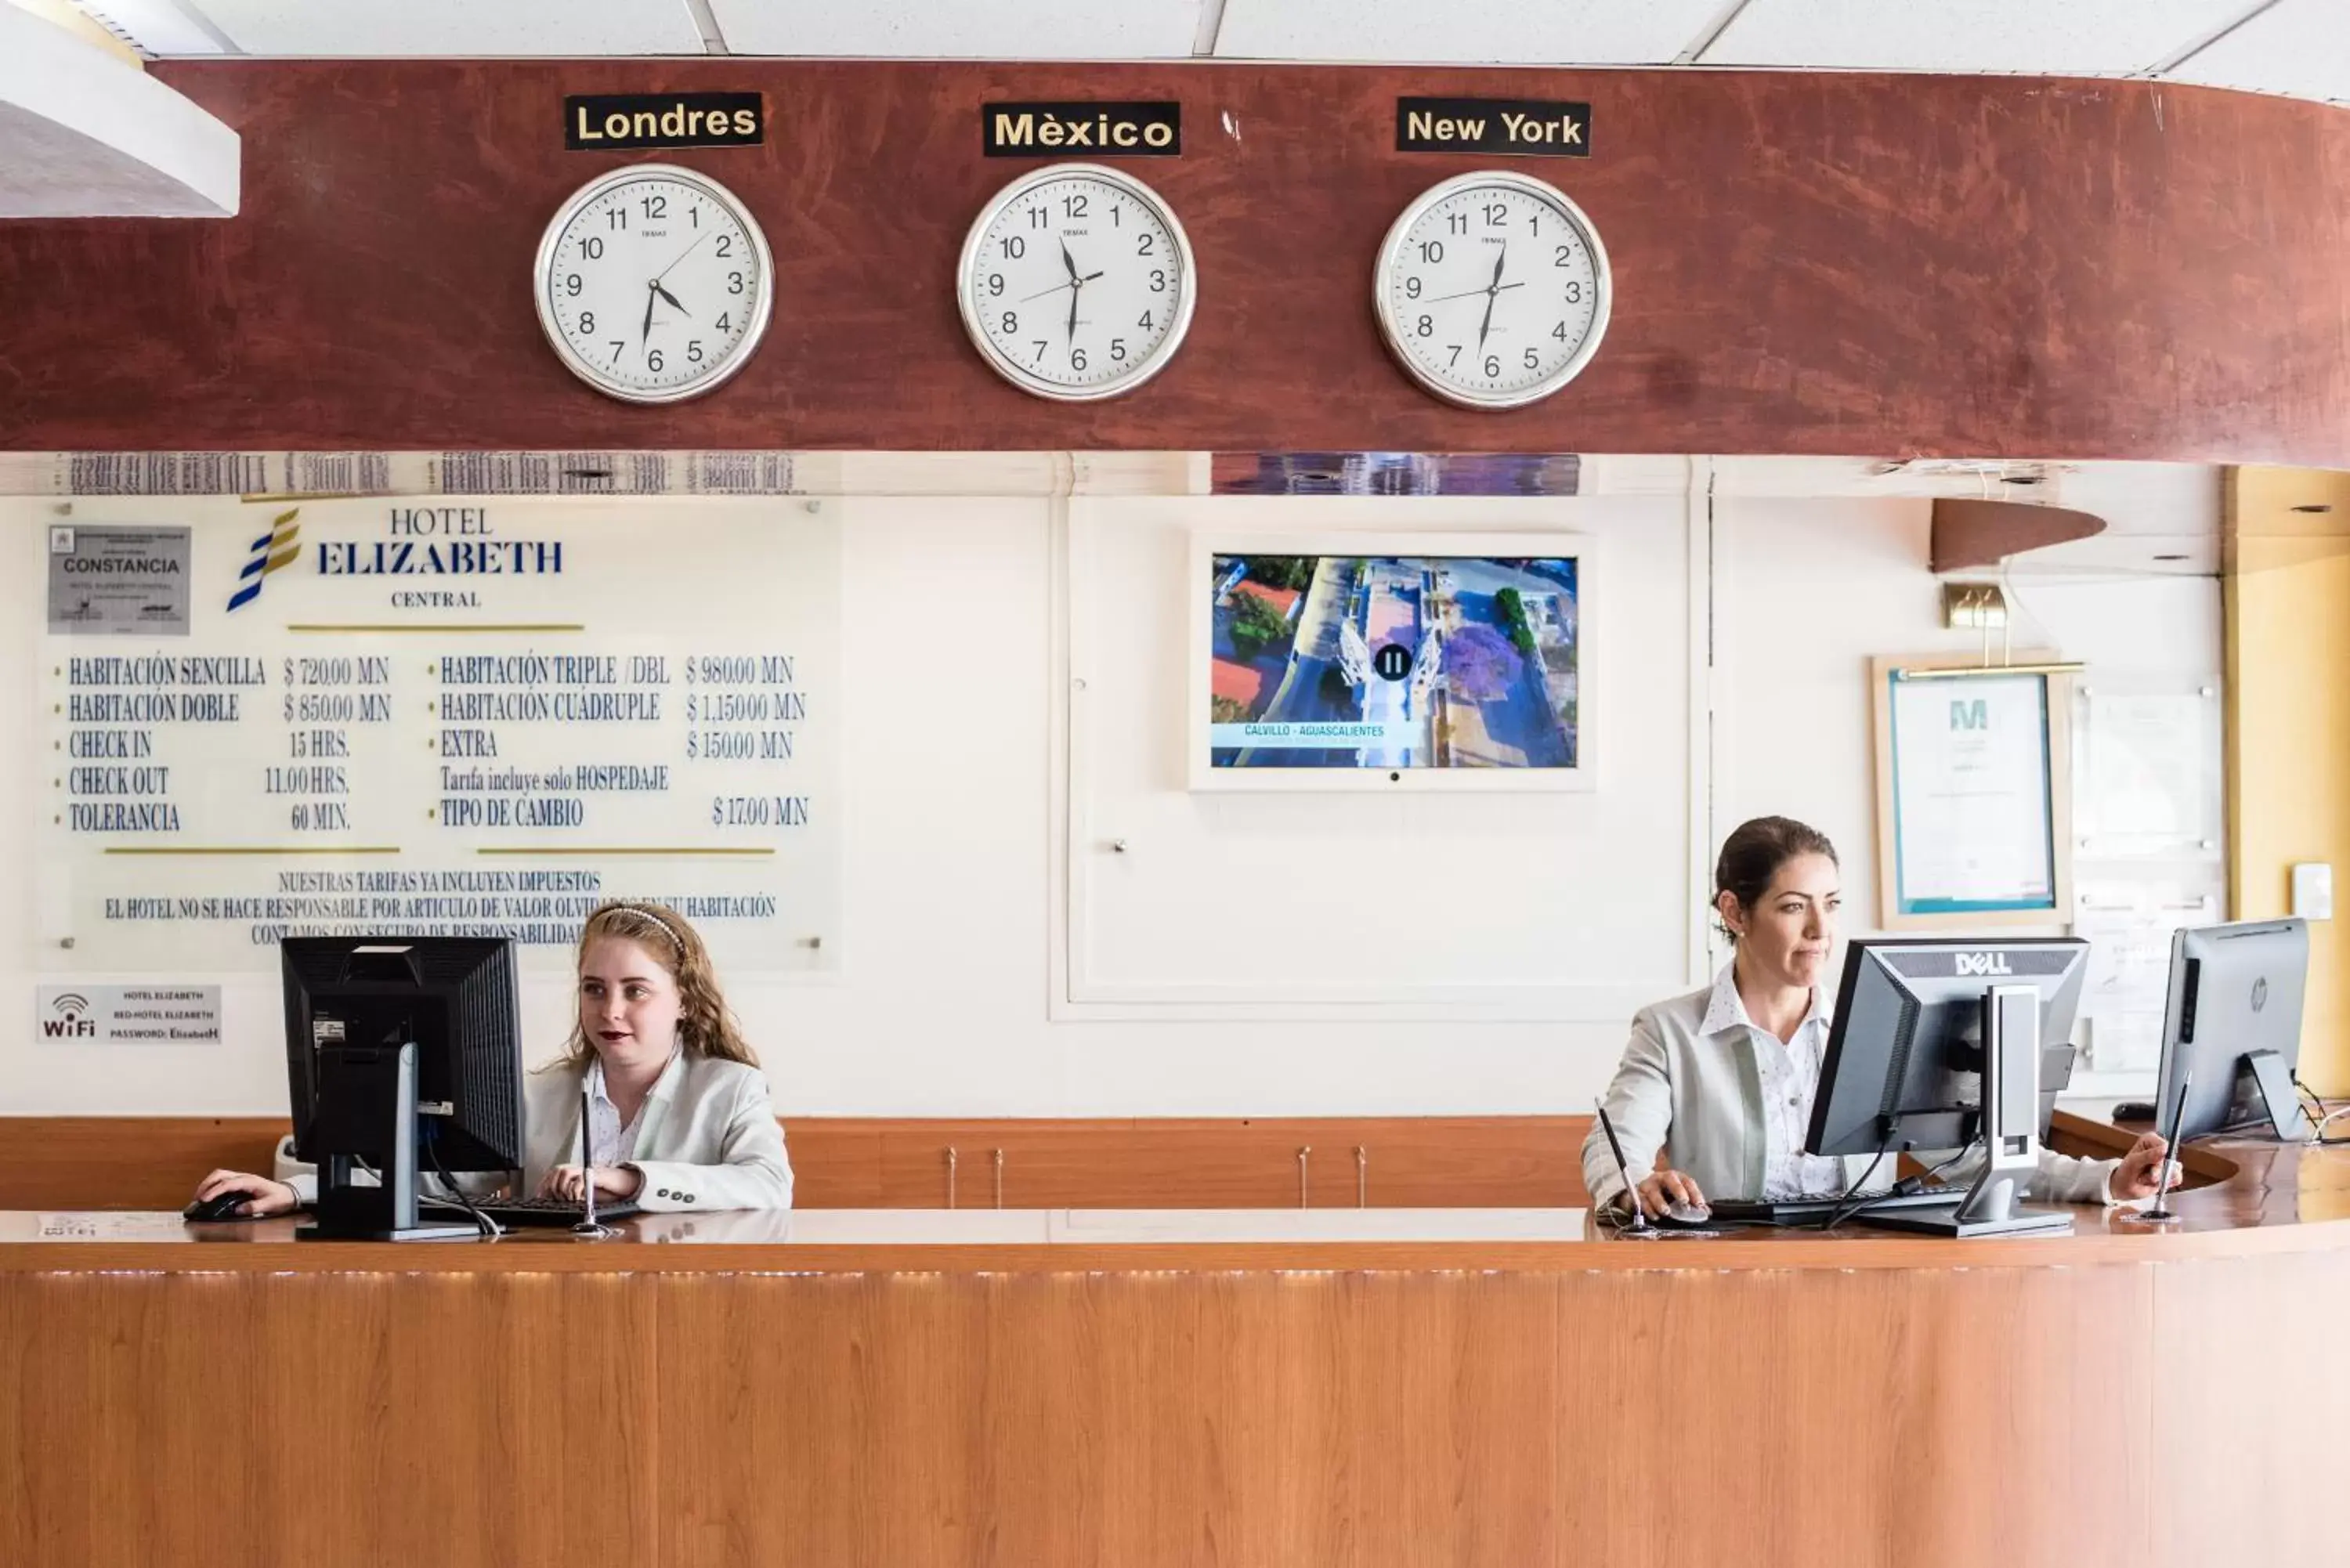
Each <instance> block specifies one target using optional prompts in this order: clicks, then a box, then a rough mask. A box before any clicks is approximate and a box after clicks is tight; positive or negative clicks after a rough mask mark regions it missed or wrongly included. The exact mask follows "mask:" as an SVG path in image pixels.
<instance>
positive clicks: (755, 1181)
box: [276, 1051, 792, 1211]
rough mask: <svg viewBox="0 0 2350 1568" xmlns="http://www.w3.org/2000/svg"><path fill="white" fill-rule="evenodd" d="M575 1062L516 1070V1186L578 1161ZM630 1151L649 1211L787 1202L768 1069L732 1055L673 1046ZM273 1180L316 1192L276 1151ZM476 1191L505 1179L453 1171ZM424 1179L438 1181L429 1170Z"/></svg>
mask: <svg viewBox="0 0 2350 1568" xmlns="http://www.w3.org/2000/svg"><path fill="white" fill-rule="evenodd" d="M581 1077H582V1073H581V1070H580V1069H579V1068H577V1067H573V1066H568V1065H565V1064H560V1063H558V1064H555V1065H553V1066H548V1067H542V1068H540V1069H539V1070H538V1071H536V1072H534V1073H530V1074H527V1075H525V1077H524V1079H523V1096H522V1125H523V1169H522V1181H521V1184H520V1190H521V1191H522V1192H524V1193H532V1192H536V1191H537V1190H538V1183H539V1179H540V1178H542V1177H544V1176H545V1175H546V1173H547V1172H548V1171H550V1170H552V1169H554V1168H556V1166H558V1165H576V1164H577V1163H578V1160H579V1082H580V1079H581ZM637 1116H638V1122H637V1147H636V1154H635V1157H634V1158H631V1159H630V1160H629V1162H628V1163H629V1165H631V1166H633V1167H635V1168H637V1169H638V1170H640V1171H642V1172H643V1173H644V1185H643V1186H642V1187H641V1188H639V1189H638V1191H637V1195H636V1203H637V1206H638V1207H639V1208H640V1209H648V1210H695V1211H699V1210H710V1209H789V1208H790V1207H791V1206H792V1162H791V1159H790V1158H789V1157H788V1156H787V1155H786V1154H785V1152H784V1131H783V1128H782V1127H779V1126H777V1125H776V1122H775V1106H774V1105H773V1103H771V1101H770V1100H769V1098H768V1095H767V1075H765V1074H764V1073H762V1072H761V1071H760V1070H759V1069H758V1068H756V1067H749V1066H745V1065H743V1064H742V1063H740V1062H722V1061H720V1060H718V1059H717V1058H715V1057H711V1056H696V1055H691V1054H688V1053H686V1052H683V1051H681V1052H679V1053H678V1054H677V1055H676V1056H675V1057H674V1058H673V1059H672V1060H671V1062H670V1064H669V1065H668V1066H667V1067H665V1068H663V1069H662V1071H661V1075H660V1078H658V1079H657V1080H655V1081H654V1084H653V1086H652V1090H651V1092H650V1093H649V1094H648V1095H647V1096H645V1103H644V1108H643V1109H642V1110H640V1111H639V1112H638V1113H637ZM276 1177H277V1179H278V1180H280V1181H283V1182H285V1183H286V1184H287V1185H288V1186H290V1187H292V1188H293V1189H294V1190H295V1191H296V1192H297V1193H299V1194H300V1195H301V1198H302V1201H304V1202H305V1203H308V1202H312V1201H315V1200H316V1199H317V1195H318V1194H317V1173H316V1171H315V1170H314V1169H313V1168H311V1167H310V1166H308V1165H306V1164H302V1163H300V1162H299V1161H296V1160H293V1159H291V1158H286V1155H285V1154H284V1152H283V1146H282V1145H281V1151H280V1155H279V1159H278V1165H277V1170H276ZM456 1177H457V1179H458V1180H459V1182H460V1183H461V1184H462V1185H463V1188H464V1189H465V1190H466V1191H467V1192H469V1193H472V1194H473V1195H474V1196H475V1197H481V1196H484V1195H485V1194H487V1193H489V1192H492V1191H494V1190H496V1189H497V1188H498V1187H500V1186H501V1185H504V1178H503V1177H497V1176H489V1177H475V1176H470V1175H467V1174H466V1173H465V1172H463V1171H459V1172H457V1173H456ZM425 1184H426V1186H428V1187H433V1188H437V1187H438V1186H439V1185H440V1181H439V1179H438V1178H437V1177H434V1176H432V1175H430V1174H428V1175H427V1176H426V1178H425Z"/></svg>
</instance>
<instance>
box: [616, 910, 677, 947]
mask: <svg viewBox="0 0 2350 1568" xmlns="http://www.w3.org/2000/svg"><path fill="white" fill-rule="evenodd" d="M612 908H613V909H626V910H627V911H628V912H629V913H630V914H631V915H634V916H636V917H637V918H638V919H644V920H650V921H651V922H652V923H653V924H654V925H656V926H659V927H660V929H661V930H662V931H663V932H664V933H665V934H666V935H667V936H668V937H669V940H671V941H672V942H674V943H676V944H677V950H678V951H679V952H680V953H681V954H682V953H683V952H684V951H685V939H684V938H683V937H681V936H679V935H678V934H677V928H676V927H675V926H672V925H671V924H670V923H669V922H668V921H667V920H664V919H661V918H660V916H659V915H656V914H654V913H653V912H652V911H651V910H650V909H646V908H645V907H644V906H643V905H641V904H614V905H613V906H612Z"/></svg>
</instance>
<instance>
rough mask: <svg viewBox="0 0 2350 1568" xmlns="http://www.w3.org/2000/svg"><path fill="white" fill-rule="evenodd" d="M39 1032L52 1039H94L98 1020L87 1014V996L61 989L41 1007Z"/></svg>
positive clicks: (96, 1034) (96, 1033)
mask: <svg viewBox="0 0 2350 1568" xmlns="http://www.w3.org/2000/svg"><path fill="white" fill-rule="evenodd" d="M41 1033H43V1034H45V1035H47V1037H48V1038H50V1039H52V1040H94V1039H96V1038H97V1037H98V1021H97V1020H96V1019H94V1018H92V1017H91V1016H90V1015H89V998H88V997H86V996H84V995H82V994H81V992H78V991H61V992H57V993H56V994H54V995H52V996H51V997H50V998H49V999H48V1002H47V1004H46V1005H45V1006H44V1007H43V1009H42V1013H41Z"/></svg>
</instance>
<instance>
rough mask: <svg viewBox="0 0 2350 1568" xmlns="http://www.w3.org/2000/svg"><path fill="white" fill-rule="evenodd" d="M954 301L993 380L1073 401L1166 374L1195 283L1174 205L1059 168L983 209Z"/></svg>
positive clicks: (1097, 171)
mask: <svg viewBox="0 0 2350 1568" xmlns="http://www.w3.org/2000/svg"><path fill="white" fill-rule="evenodd" d="M955 276H956V285H955V294H956V298H957V300H958V301H959V302H960V304H961V306H962V324H963V329H964V330H965V331H967V332H969V333H970V334H971V340H972V342H973V343H975V344H977V345H978V346H979V351H980V354H981V355H982V356H983V358H985V359H986V360H987V362H988V364H989V365H990V366H991V367H993V369H994V370H995V371H996V373H997V374H999V375H1001V376H1002V377H1003V379H1005V380H1007V381H1010V382H1011V383H1012V384H1013V385H1014V386H1015V387H1018V388H1020V389H1022V390H1024V391H1028V392H1034V393H1035V395H1036V396H1038V397H1040V398H1058V399H1062V400H1067V401H1071V402H1083V401H1090V400H1094V399H1097V398H1114V397H1117V396H1118V394H1120V393H1122V392H1130V391H1132V390H1134V389H1135V388H1137V387H1139V386H1140V385H1142V383H1143V382H1145V381H1148V380H1149V379H1150V378H1151V377H1153V376H1156V375H1157V374H1159V371H1161V370H1163V369H1166V368H1167V363H1168V361H1169V360H1170V359H1172V358H1174V357H1175V351H1176V349H1177V348H1180V346H1181V345H1182V342H1183V334H1184V333H1185V331H1186V330H1188V329H1189V328H1190V327H1191V307H1192V305H1193V303H1194V302H1195V301H1196V300H1197V298H1198V296H1199V279H1198V275H1197V274H1196V273H1195V272H1194V271H1193V269H1192V265H1191V241H1190V240H1189V239H1187V238H1186V237H1185V236H1184V234H1183V225H1182V224H1181V223H1179V222H1178V221H1177V220H1176V217H1175V213H1174V210H1173V209H1172V208H1170V207H1169V206H1168V205H1167V203H1166V202H1162V201H1161V200H1159V195H1158V193H1157V192H1154V191H1152V190H1151V189H1150V188H1149V186H1147V185H1145V184H1143V183H1142V182H1141V181H1139V180H1137V179H1135V178H1133V177H1132V176H1131V175H1128V174H1125V173H1122V172H1120V171H1118V170H1116V169H1108V168H1104V167H1103V166H1101V165H1099V164H1095V163H1057V164H1055V165H1053V166H1051V167H1050V168H1045V169H1039V170H1037V171H1035V173H1033V174H1029V175H1027V176H1025V177H1024V178H1022V179H1019V180H1015V181H1014V182H1012V183H1011V184H1009V185H1007V186H1005V187H1004V188H1003V190H1002V191H1000V192H997V193H996V195H995V198H994V199H993V201H991V202H988V203H987V205H986V206H985V207H983V209H981V211H980V214H979V217H978V218H977V220H976V221H974V222H973V223H972V225H971V234H970V235H969V236H968V237H967V238H965V239H964V241H963V244H962V264H961V266H960V268H959V270H958V271H957V273H956V275H955Z"/></svg>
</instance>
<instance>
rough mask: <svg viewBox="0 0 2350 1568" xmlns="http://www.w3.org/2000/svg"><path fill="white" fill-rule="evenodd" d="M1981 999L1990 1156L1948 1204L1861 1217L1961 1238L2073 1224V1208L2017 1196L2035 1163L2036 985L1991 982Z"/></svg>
mask: <svg viewBox="0 0 2350 1568" xmlns="http://www.w3.org/2000/svg"><path fill="white" fill-rule="evenodd" d="M1982 1005H1983V1024H1982V1042H1983V1064H1982V1142H1983V1148H1984V1149H1985V1151H1986V1152H1987V1154H1988V1156H1989V1158H1986V1159H1985V1160H1984V1162H1983V1169H1982V1174H1981V1176H1978V1177H1977V1178H1975V1184H1974V1186H1972V1187H1971V1188H1970V1189H1967V1195H1966V1196H1965V1197H1964V1198H1962V1199H1960V1200H1959V1201H1958V1202H1956V1203H1954V1204H1952V1205H1950V1207H1949V1208H1947V1209H1942V1208H1935V1209H1902V1210H1887V1211H1883V1212H1878V1213H1873V1214H1871V1213H1864V1214H1862V1215H1860V1216H1858V1217H1857V1218H1858V1219H1859V1220H1860V1222H1861V1223H1863V1224H1866V1225H1870V1226H1874V1227H1875V1228H1877V1229H1878V1230H1881V1231H1921V1232H1923V1233H1925V1234H1927V1235H1929V1236H1952V1237H1958V1238H1960V1239H1971V1238H1973V1237H1977V1236H2028V1235H2046V1234H2049V1233H2052V1232H2061V1231H2070V1230H2072V1229H2073V1216H2072V1215H2070V1214H2067V1213H2064V1212H2063V1211H2061V1210H2055V1211H2052V1210H2045V1209H2026V1208H2024V1207H2023V1206H2022V1204H2021V1203H2020V1202H2019V1201H2018V1199H2021V1198H2022V1194H2023V1189H2024V1187H2025V1185H2026V1184H2028V1183H2029V1182H2030V1181H2031V1180H2032V1178H2033V1173H2034V1172H2036V1171H2037V1170H2038V1169H2039V1168H2040V996H2039V993H2038V992H2035V991H2034V990H2033V988H2032V987H2030V986H2028V985H1995V986H1991V987H1990V988H1988V989H1987V990H1986V991H1985V992H1983V1003H1982Z"/></svg>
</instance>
